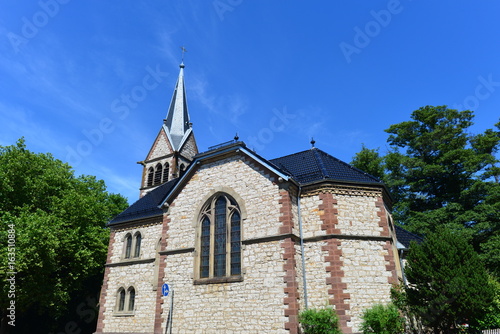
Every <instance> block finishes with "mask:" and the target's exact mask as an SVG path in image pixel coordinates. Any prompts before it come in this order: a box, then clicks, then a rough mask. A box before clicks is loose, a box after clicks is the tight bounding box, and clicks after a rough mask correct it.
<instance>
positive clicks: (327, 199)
mask: <svg viewBox="0 0 500 334" xmlns="http://www.w3.org/2000/svg"><path fill="white" fill-rule="evenodd" d="M319 199H320V200H321V203H322V204H320V205H319V210H320V212H322V213H321V215H320V219H321V221H322V222H323V223H322V225H321V229H322V230H325V231H326V233H327V234H340V233H341V231H340V230H339V229H338V228H337V224H338V219H337V213H338V211H337V208H335V207H334V206H335V205H337V200H336V199H334V198H333V194H332V193H320V194H319ZM326 243H327V244H326V245H325V246H323V247H322V248H321V250H322V251H324V252H327V254H328V255H326V256H325V262H326V264H327V265H326V272H327V273H329V274H330V277H327V278H326V284H327V285H329V286H330V288H329V289H328V295H329V299H328V302H329V304H330V305H334V306H335V311H336V312H337V315H338V316H339V321H340V329H341V330H342V333H352V328H351V327H348V326H347V324H348V322H350V321H351V316H350V315H348V314H347V311H348V310H350V305H349V303H348V302H347V301H346V300H349V299H350V298H351V296H350V294H349V293H346V292H345V289H347V284H346V283H343V282H342V278H343V277H344V270H343V269H342V266H343V265H344V263H343V261H342V249H341V247H340V246H341V245H342V242H341V241H340V240H339V239H329V240H327V241H326Z"/></svg>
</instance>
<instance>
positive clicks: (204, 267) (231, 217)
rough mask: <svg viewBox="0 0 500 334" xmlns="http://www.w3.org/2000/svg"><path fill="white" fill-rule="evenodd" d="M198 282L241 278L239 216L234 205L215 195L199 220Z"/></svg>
mask: <svg viewBox="0 0 500 334" xmlns="http://www.w3.org/2000/svg"><path fill="white" fill-rule="evenodd" d="M199 245H200V252H199V254H200V257H199V278H219V277H228V276H239V275H241V213H240V208H239V206H238V204H237V203H236V201H234V200H233V199H232V198H231V197H230V196H228V195H226V194H218V195H216V196H214V197H212V198H211V199H210V200H209V201H208V202H207V204H205V206H204V208H203V210H202V212H201V217H200V243H199Z"/></svg>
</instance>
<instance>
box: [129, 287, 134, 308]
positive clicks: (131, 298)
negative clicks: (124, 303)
mask: <svg viewBox="0 0 500 334" xmlns="http://www.w3.org/2000/svg"><path fill="white" fill-rule="evenodd" d="M134 306H135V289H134V288H133V287H130V288H129V289H128V310H129V311H133V310H134Z"/></svg>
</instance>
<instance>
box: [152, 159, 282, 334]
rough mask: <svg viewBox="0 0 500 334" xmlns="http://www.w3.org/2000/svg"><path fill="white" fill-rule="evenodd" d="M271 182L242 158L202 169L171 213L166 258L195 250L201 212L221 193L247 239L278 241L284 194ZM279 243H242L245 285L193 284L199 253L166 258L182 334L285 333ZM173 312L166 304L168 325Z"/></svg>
mask: <svg viewBox="0 0 500 334" xmlns="http://www.w3.org/2000/svg"><path fill="white" fill-rule="evenodd" d="M273 181H274V177H273V176H271V175H268V174H266V173H265V172H264V171H263V170H261V169H258V168H256V166H254V165H253V163H252V162H251V161H246V160H243V159H241V157H230V158H226V159H224V160H220V161H217V162H213V163H208V164H206V165H203V166H201V167H200V168H199V170H198V171H197V172H196V174H195V175H194V176H193V177H192V178H191V179H190V180H189V182H188V183H187V184H186V185H185V186H184V188H183V191H182V192H181V193H180V194H179V195H178V196H177V197H176V198H175V199H174V201H173V203H172V205H171V206H170V207H169V209H168V216H169V219H170V222H169V228H168V245H167V249H166V251H167V252H173V253H175V252H176V250H177V251H179V250H183V249H190V248H191V249H192V248H195V247H196V237H195V236H196V235H197V220H198V217H199V210H200V209H201V207H202V206H203V205H204V203H205V202H206V200H208V199H209V198H210V197H211V196H212V195H214V194H215V193H216V192H218V191H222V192H226V193H228V194H229V195H230V196H232V197H233V198H234V199H235V200H236V201H237V202H238V204H239V206H240V209H241V211H242V240H256V239H257V238H264V237H269V236H276V235H278V234H279V228H280V226H281V223H280V220H279V219H280V204H279V200H280V198H281V195H280V189H279V187H278V185H277V184H275V183H273ZM280 243H281V241H279V240H278V241H269V240H262V241H259V240H257V241H255V242H250V243H247V244H245V242H244V245H243V249H242V272H243V281H241V282H231V283H219V284H199V285H195V284H194V283H193V278H195V275H196V270H195V256H196V252H194V251H186V252H181V253H177V254H169V255H167V257H166V267H165V276H164V280H165V282H169V283H170V284H172V285H173V286H174V289H175V299H174V313H173V316H174V317H173V323H174V324H175V327H176V328H178V329H179V330H180V331H179V333H238V332H253V333H258V332H262V333H264V332H273V333H287V331H285V329H284V327H283V324H284V323H285V322H286V317H285V313H284V310H285V306H284V303H283V299H284V288H285V282H284V275H285V272H284V269H283V260H282V256H283V255H282V254H283V251H284V250H283V248H282V247H281V244H280ZM169 308H170V301H167V300H165V301H164V303H163V312H162V318H163V319H166V316H167V314H168V311H169ZM164 328H165V320H163V329H164Z"/></svg>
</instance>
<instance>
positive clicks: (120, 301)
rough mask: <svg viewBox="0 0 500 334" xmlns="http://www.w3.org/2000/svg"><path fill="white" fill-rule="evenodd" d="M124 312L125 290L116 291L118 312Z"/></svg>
mask: <svg viewBox="0 0 500 334" xmlns="http://www.w3.org/2000/svg"><path fill="white" fill-rule="evenodd" d="M123 310H125V289H124V288H120V290H118V311H123Z"/></svg>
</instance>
